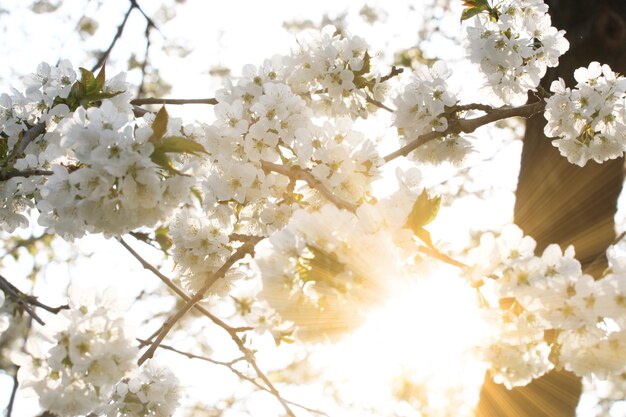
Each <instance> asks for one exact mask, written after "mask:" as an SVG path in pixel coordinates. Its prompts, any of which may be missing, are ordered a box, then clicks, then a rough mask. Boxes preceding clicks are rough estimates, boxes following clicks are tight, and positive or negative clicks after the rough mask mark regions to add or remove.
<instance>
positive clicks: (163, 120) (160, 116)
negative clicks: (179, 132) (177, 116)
mask: <svg viewBox="0 0 626 417" xmlns="http://www.w3.org/2000/svg"><path fill="white" fill-rule="evenodd" d="M168 121H169V115H168V114H167V110H165V106H163V107H161V110H159V112H158V113H157V115H156V117H155V118H154V122H152V135H150V138H149V139H148V140H149V141H150V142H152V143H155V142H158V141H159V140H161V138H163V136H165V132H166V131H167V122H168Z"/></svg>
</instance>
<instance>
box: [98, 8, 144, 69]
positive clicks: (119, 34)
mask: <svg viewBox="0 0 626 417" xmlns="http://www.w3.org/2000/svg"><path fill="white" fill-rule="evenodd" d="M135 8H139V6H138V5H137V3H136V2H135V0H130V7H129V8H128V10H127V11H126V14H125V15H124V18H123V19H122V23H120V25H119V26H118V27H117V32H115V36H113V39H112V40H111V43H110V44H109V47H108V48H107V49H106V50H105V51H104V52H103V53H102V54H101V55H100V58H98V61H97V62H96V63H95V65H94V66H93V67H92V68H91V71H92V72H93V71H95V70H97V69H98V68H100V67H101V66H102V64H104V62H105V61H106V60H107V59H108V58H109V55H110V54H111V51H112V50H113V47H114V46H115V44H116V43H117V41H118V40H119V39H120V38H121V37H122V33H123V32H124V27H125V26H126V22H127V21H128V16H130V13H131V12H132V11H133V9H135Z"/></svg>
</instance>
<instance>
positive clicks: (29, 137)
mask: <svg viewBox="0 0 626 417" xmlns="http://www.w3.org/2000/svg"><path fill="white" fill-rule="evenodd" d="M45 131H46V122H39V123H37V124H36V125H34V126H33V127H31V128H30V129H28V130H27V131H26V133H24V136H22V140H20V142H19V145H17V147H16V148H15V149H14V150H13V153H12V154H11V157H10V158H9V161H10V162H13V161H15V159H16V158H17V157H18V156H20V155H21V154H22V152H24V150H25V149H26V147H27V146H28V144H29V143H31V142H32V141H33V140H35V139H36V138H37V136H39V135H41V134H42V133H45Z"/></svg>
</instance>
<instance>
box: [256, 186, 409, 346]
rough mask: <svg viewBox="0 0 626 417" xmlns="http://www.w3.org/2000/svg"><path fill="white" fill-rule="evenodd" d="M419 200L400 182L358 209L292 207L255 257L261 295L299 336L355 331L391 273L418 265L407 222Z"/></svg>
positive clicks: (330, 336)
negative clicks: (390, 192) (291, 213)
mask: <svg viewBox="0 0 626 417" xmlns="http://www.w3.org/2000/svg"><path fill="white" fill-rule="evenodd" d="M414 200H415V194H414V193H413V192H412V191H410V190H409V189H408V188H407V187H402V188H401V189H400V190H398V191H397V192H396V193H395V195H394V196H393V197H390V198H387V199H382V200H380V201H379V202H378V203H376V204H374V205H372V204H363V205H361V206H360V207H359V209H358V210H357V212H356V213H350V212H347V211H345V210H340V209H338V208H337V207H335V206H334V205H328V204H327V205H324V206H322V207H321V208H320V210H319V211H316V212H310V211H306V210H299V211H297V212H295V213H294V216H293V218H292V220H291V221H290V223H289V224H288V225H287V227H286V228H285V229H283V230H281V231H280V232H278V233H275V234H274V235H272V236H271V237H270V243H271V247H270V248H266V251H265V252H264V253H261V254H259V256H257V263H258V265H259V268H260V270H261V274H262V278H263V290H262V291H261V293H260V296H261V297H262V298H263V299H265V300H266V301H267V302H268V304H269V306H270V307H272V308H273V309H275V310H276V311H277V312H278V313H279V314H280V315H281V317H283V318H284V319H286V320H289V321H292V322H293V323H294V324H295V326H296V334H297V336H298V338H299V339H301V340H325V339H333V338H336V337H338V336H340V335H342V334H344V333H346V332H348V331H350V330H353V329H355V328H356V327H358V326H359V324H360V323H361V320H362V319H363V317H364V313H365V311H366V310H367V309H368V308H371V306H372V305H376V304H380V303H381V302H382V301H384V300H385V297H386V296H385V294H387V291H388V290H389V288H390V283H389V282H387V280H388V279H390V278H388V277H394V279H399V280H402V279H410V278H408V277H409V276H410V273H411V270H412V269H413V268H414V266H415V265H414V264H413V263H411V262H407V259H409V258H411V259H414V257H415V248H416V243H415V241H414V238H413V232H412V231H411V230H409V229H407V228H405V225H406V221H407V217H408V215H409V212H410V211H411V207H412V203H413V201H414ZM411 254H412V255H413V256H411ZM403 277H404V278H403Z"/></svg>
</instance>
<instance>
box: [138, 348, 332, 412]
mask: <svg viewBox="0 0 626 417" xmlns="http://www.w3.org/2000/svg"><path fill="white" fill-rule="evenodd" d="M137 340H138V341H139V342H141V343H145V342H146V341H145V340H141V339H137ZM159 348H160V349H165V350H169V351H171V352H174V353H178V354H179V355H183V356H185V357H187V358H189V359H198V360H201V361H204V362H208V363H212V364H214V365H219V366H224V367H226V368H228V369H229V370H230V371H231V372H232V373H234V374H235V375H237V376H238V377H239V378H240V379H241V380H243V381H247V382H249V383H251V384H252V385H254V386H255V387H257V388H258V389H260V390H263V391H265V392H268V393H270V394H272V392H271V391H270V390H269V389H268V388H267V387H264V386H263V385H262V384H260V383H259V382H257V381H256V380H255V379H254V378H252V377H250V376H248V375H246V374H244V373H243V372H241V371H240V370H238V369H237V368H235V367H234V366H233V365H235V364H236V363H238V362H241V361H245V360H246V358H245V357H239V358H236V359H233V360H232V361H228V362H222V361H216V360H215V359H211V358H207V357H206V356H200V355H196V354H193V353H190V352H184V351H182V350H178V349H176V348H174V347H172V346H168V345H164V344H161V345H159ZM281 398H282V396H281ZM282 399H283V401H285V402H286V403H287V404H291V405H293V406H295V407H298V408H301V409H303V410H306V411H308V412H310V413H314V414H318V415H322V416H328V414H326V413H325V412H323V411H320V410H316V409H314V408H309V407H306V406H304V405H302V404H298V403H296V402H294V401H289V400H287V399H285V398H282Z"/></svg>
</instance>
